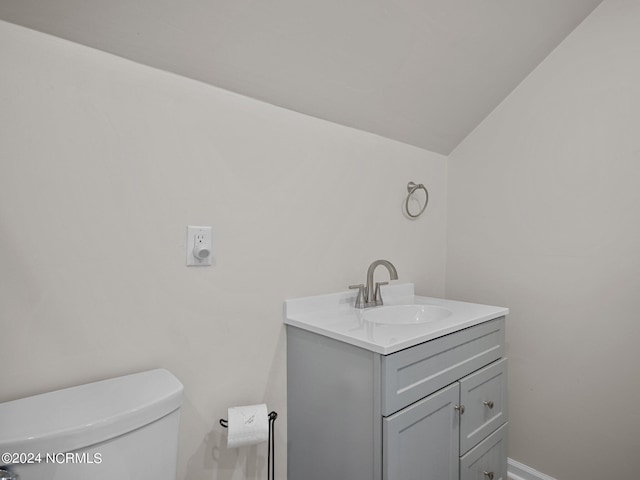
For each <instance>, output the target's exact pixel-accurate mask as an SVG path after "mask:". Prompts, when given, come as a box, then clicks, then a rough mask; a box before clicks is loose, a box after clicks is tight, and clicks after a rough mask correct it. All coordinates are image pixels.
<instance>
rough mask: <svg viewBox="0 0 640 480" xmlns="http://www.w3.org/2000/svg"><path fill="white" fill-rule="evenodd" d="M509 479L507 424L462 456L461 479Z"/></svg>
mask: <svg viewBox="0 0 640 480" xmlns="http://www.w3.org/2000/svg"><path fill="white" fill-rule="evenodd" d="M489 479H493V480H507V424H506V423H505V424H504V425H503V426H502V427H500V428H499V429H498V430H496V431H495V432H494V433H492V434H491V435H489V436H488V437H487V438H486V439H485V440H484V441H482V442H480V444H479V445H478V446H477V447H475V448H473V449H472V450H470V451H469V452H468V453H467V454H466V455H464V456H463V457H460V480H489Z"/></svg>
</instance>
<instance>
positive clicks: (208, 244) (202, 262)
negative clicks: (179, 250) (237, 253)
mask: <svg viewBox="0 0 640 480" xmlns="http://www.w3.org/2000/svg"><path fill="white" fill-rule="evenodd" d="M197 239H198V240H197ZM196 241H198V242H199V245H198V247H199V249H200V250H203V251H205V253H206V251H207V250H208V252H209V254H208V255H207V256H206V257H205V258H202V259H200V258H198V257H196V255H195V248H196ZM212 244H213V242H212V233H211V227H200V226H194V225H189V226H188V227H187V247H186V250H187V252H186V253H187V266H188V267H208V266H210V265H211V264H212V259H213V248H212V247H213V245H212Z"/></svg>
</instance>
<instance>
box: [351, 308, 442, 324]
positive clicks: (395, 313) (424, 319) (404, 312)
mask: <svg viewBox="0 0 640 480" xmlns="http://www.w3.org/2000/svg"><path fill="white" fill-rule="evenodd" d="M452 313H453V312H452V311H451V310H449V309H448V308H444V307H437V306H435V305H386V306H383V307H374V308H372V309H370V310H365V311H364V313H363V316H362V318H364V320H366V321H368V322H372V323H377V324H382V325H414V324H419V323H429V322H437V321H438V320H444V319H445V318H447V317H448V316H450V315H451V314H452Z"/></svg>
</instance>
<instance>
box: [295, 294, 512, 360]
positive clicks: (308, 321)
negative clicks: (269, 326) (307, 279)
mask: <svg viewBox="0 0 640 480" xmlns="http://www.w3.org/2000/svg"><path fill="white" fill-rule="evenodd" d="M355 298H356V292H355V291H353V290H350V291H344V292H339V293H332V294H328V295H318V296H314V297H305V298H296V299H291V300H286V301H285V302H284V323H285V324H287V325H291V326H294V327H298V328H301V329H304V330H308V331H310V332H315V333H318V334H320V335H324V336H326V337H330V338H333V339H335V340H340V341H342V342H346V343H350V344H352V345H356V346H358V347H361V348H365V349H367V350H371V351H373V352H377V353H380V354H383V355H388V354H390V353H394V352H397V351H399V350H402V349H405V348H409V347H412V346H414V345H417V344H419V343H422V342H426V341H428V340H433V339H434V338H437V337H441V336H443V335H447V334H449V333H453V332H456V331H458V330H461V329H463V328H467V327H471V326H473V325H477V324H479V323H482V322H486V321H488V320H492V319H494V318H498V317H502V316H504V315H507V314H508V313H509V309H507V308H504V307H493V306H490V305H480V304H476V303H466V302H456V301H453V300H444V299H440V298H430V297H420V296H416V295H415V290H414V285H413V284H412V283H404V284H400V285H389V286H386V287H382V299H383V301H384V304H385V305H407V304H419V305H436V306H440V307H444V308H446V309H448V310H451V312H452V314H451V315H450V316H449V317H447V318H445V319H443V320H438V321H433V322H428V323H420V324H400V325H397V324H396V325H382V324H376V323H372V322H369V321H366V320H364V318H363V312H365V311H367V310H370V309H356V308H354V306H353V305H354V303H355ZM372 308H379V307H372Z"/></svg>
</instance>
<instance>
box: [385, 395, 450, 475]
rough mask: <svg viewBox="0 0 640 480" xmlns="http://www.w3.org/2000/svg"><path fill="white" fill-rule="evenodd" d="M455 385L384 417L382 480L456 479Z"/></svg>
mask: <svg viewBox="0 0 640 480" xmlns="http://www.w3.org/2000/svg"><path fill="white" fill-rule="evenodd" d="M459 392H460V387H459V385H458V384H457V383H455V384H453V385H450V386H449V387H446V388H443V389H442V390H440V391H438V392H436V393H434V394H433V395H430V396H429V397H426V398H424V399H423V400H420V401H418V402H416V403H414V404H412V405H409V406H408V407H406V408H404V409H403V410H400V411H399V412H397V413H395V414H393V415H391V416H390V417H386V418H383V425H382V435H383V459H382V470H383V476H382V478H383V480H458V468H459V458H458V454H459V439H458V435H459V415H458V412H457V411H456V409H455V406H456V404H457V403H458V398H459Z"/></svg>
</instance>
